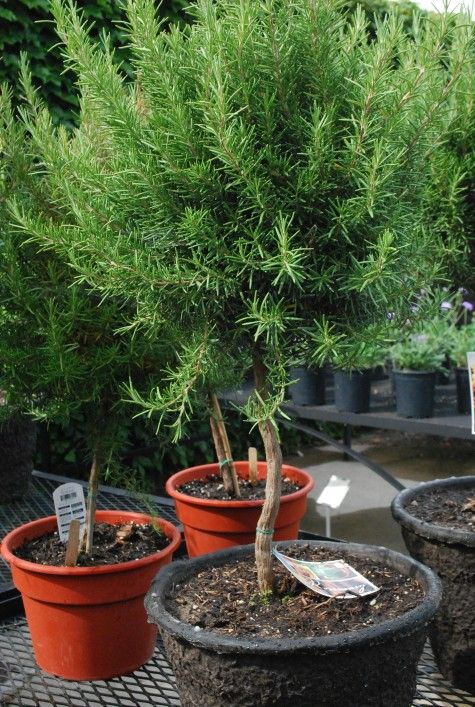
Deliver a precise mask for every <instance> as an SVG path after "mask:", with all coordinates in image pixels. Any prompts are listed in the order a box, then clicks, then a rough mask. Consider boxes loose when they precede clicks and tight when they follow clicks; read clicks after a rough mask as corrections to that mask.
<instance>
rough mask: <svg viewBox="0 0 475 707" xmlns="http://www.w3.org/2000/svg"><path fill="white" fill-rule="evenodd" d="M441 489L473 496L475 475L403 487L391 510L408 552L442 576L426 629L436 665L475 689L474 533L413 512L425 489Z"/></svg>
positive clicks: (461, 684)
mask: <svg viewBox="0 0 475 707" xmlns="http://www.w3.org/2000/svg"><path fill="white" fill-rule="evenodd" d="M444 488H454V489H456V488H462V489H466V490H467V496H474V495H475V476H463V477H458V478H450V479H444V480H442V481H430V482H427V483H423V484H419V485H418V486H416V487H415V488H412V489H406V490H405V491H401V493H399V494H398V495H397V496H396V498H395V499H394V500H393V503H392V506H391V510H392V513H393V516H394V518H395V519H396V520H397V521H398V523H399V524H400V525H401V532H402V536H403V538H404V542H405V543H406V547H407V549H408V550H409V552H410V553H411V555H412V556H413V557H414V558H416V559H417V560H419V562H423V563H424V564H425V565H427V566H428V567H430V568H431V569H433V570H434V571H435V572H437V574H438V575H439V577H440V579H441V580H442V587H443V595H442V603H441V606H440V609H439V611H438V613H437V615H436V617H435V620H434V622H433V623H432V625H431V627H430V629H429V636H430V640H431V644H432V649H433V651H434V655H435V659H436V661H437V665H438V667H439V670H440V672H441V673H442V674H443V675H444V676H445V677H446V678H447V679H448V680H450V682H452V683H453V685H455V687H458V688H460V689H461V690H467V692H470V693H472V694H475V670H474V666H475V583H474V579H475V532H473V531H471V532H469V531H464V530H451V529H450V528H446V527H443V526H441V525H436V524H435V523H434V524H432V523H425V522H423V521H421V520H419V519H418V518H416V517H415V516H413V515H412V514H411V504H420V505H422V504H423V503H424V495H425V494H427V493H428V492H430V491H432V490H434V489H444ZM413 507H415V506H413Z"/></svg>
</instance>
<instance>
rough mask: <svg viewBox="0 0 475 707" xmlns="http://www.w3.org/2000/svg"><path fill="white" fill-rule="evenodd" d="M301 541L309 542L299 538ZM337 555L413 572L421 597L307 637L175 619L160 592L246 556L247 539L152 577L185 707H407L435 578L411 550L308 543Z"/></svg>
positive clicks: (153, 607)
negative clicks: (394, 610)
mask: <svg viewBox="0 0 475 707" xmlns="http://www.w3.org/2000/svg"><path fill="white" fill-rule="evenodd" d="M305 543H306V544H309V541H305ZM310 544H312V545H315V546H319V547H320V546H321V547H325V548H329V549H333V550H334V551H335V553H336V556H337V557H338V558H342V559H344V558H345V556H346V555H347V554H348V553H349V552H351V553H352V554H357V555H362V556H364V557H370V558H374V559H375V560H376V561H381V562H384V563H385V564H386V565H389V566H391V567H394V568H397V569H398V570H399V571H401V572H402V573H403V574H405V575H411V576H415V577H417V578H418V579H419V580H420V581H421V583H422V585H423V586H424V588H425V592H426V594H425V597H424V599H423V600H422V602H421V604H420V605H419V606H417V607H416V608H415V609H412V610H411V611H408V612H407V613H405V614H403V615H402V616H400V617H398V618H395V619H391V620H387V621H384V622H382V623H380V624H379V625H376V626H368V627H366V628H362V629H359V630H356V631H351V632H348V633H342V634H340V635H330V636H315V637H307V638H293V637H291V636H289V637H285V638H282V637H280V638H258V637H250V638H242V637H239V638H238V637H233V636H224V635H222V634H218V633H214V632H211V631H207V630H196V627H195V626H193V625H190V624H188V623H185V622H183V621H180V620H179V619H177V618H176V617H175V616H173V615H172V614H171V613H170V612H169V610H168V603H167V598H168V596H169V593H170V590H171V589H172V587H174V586H175V585H176V584H177V583H180V585H183V592H186V582H187V580H188V579H189V578H191V577H193V576H194V575H196V574H197V573H199V572H200V571H202V570H203V569H205V568H207V567H209V566H210V565H212V566H214V567H219V566H221V565H223V564H226V563H227V562H230V561H233V560H237V559H238V558H245V557H249V556H253V554H254V548H253V546H247V547H239V548H233V549H230V550H225V551H222V552H219V553H215V554H213V555H207V556H205V557H200V558H197V559H194V560H190V561H188V562H186V561H185V562H174V563H173V565H170V567H167V568H166V569H165V570H163V572H161V573H160V574H159V576H158V577H157V579H156V580H155V582H154V583H153V585H152V587H151V590H150V592H149V593H148V595H147V597H146V599H145V606H146V608H147V611H148V614H149V618H150V620H151V621H153V622H154V623H156V624H157V625H158V627H159V631H160V635H161V637H162V639H163V641H164V644H165V648H166V651H167V656H168V658H169V659H170V661H171V664H172V668H173V670H174V672H175V676H176V678H177V683H178V692H179V695H180V699H181V704H182V705H183V707H228V705H232V706H233V707H255V706H256V705H259V707H271V706H272V707H288V706H289V705H298V707H315V706H316V705H318V707H381V705H385V707H386V706H387V707H389V706H391V707H410V705H411V704H412V700H413V696H414V693H415V688H416V669H417V663H418V660H419V657H420V654H421V652H422V648H423V645H424V641H425V637H426V632H427V624H428V623H429V621H430V620H431V618H432V616H433V615H434V613H435V611H436V610H437V607H438V605H439V602H440V595H441V587H440V582H439V580H438V578H437V577H436V576H435V575H434V574H433V573H432V572H431V571H430V570H429V569H427V568H426V567H424V566H423V565H420V564H419V563H417V562H415V561H414V560H412V559H411V558H409V557H406V556H405V555H401V554H399V553H397V552H394V551H391V550H386V549H385V548H382V547H373V546H370V545H356V544H346V543H344V544H341V543H331V542H318V541H317V542H313V543H310Z"/></svg>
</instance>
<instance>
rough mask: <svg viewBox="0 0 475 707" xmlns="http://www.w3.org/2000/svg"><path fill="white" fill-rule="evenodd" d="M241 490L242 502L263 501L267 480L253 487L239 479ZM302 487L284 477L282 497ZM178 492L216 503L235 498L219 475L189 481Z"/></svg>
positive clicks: (244, 480)
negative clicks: (226, 488)
mask: <svg viewBox="0 0 475 707" xmlns="http://www.w3.org/2000/svg"><path fill="white" fill-rule="evenodd" d="M238 481H239V489H240V491H241V498H240V499H239V500H241V501H263V500H264V499H265V497H266V482H265V479H260V480H259V481H258V482H257V484H256V485H255V486H253V485H252V484H251V483H250V481H248V480H247V479H241V478H238ZM301 488H302V487H301V486H300V485H299V484H296V483H295V481H292V480H291V479H288V478H287V477H285V476H283V477H282V496H286V495H288V494H289V493H294V491H298V490H299V489H301ZM178 491H180V492H181V493H185V494H186V495H187V496H193V497H194V498H203V499H213V500H215V501H234V500H236V499H235V498H234V496H230V495H229V494H228V493H226V491H225V490H224V486H223V479H222V478H221V476H219V474H210V475H209V476H206V477H204V478H202V479H195V480H194V481H188V482H187V483H186V484H183V485H182V486H179V487H178Z"/></svg>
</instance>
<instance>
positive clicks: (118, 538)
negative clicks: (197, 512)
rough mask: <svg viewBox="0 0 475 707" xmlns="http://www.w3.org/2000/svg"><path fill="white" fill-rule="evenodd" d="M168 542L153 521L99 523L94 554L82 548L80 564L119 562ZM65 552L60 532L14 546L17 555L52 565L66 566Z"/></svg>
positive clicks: (138, 556)
mask: <svg viewBox="0 0 475 707" xmlns="http://www.w3.org/2000/svg"><path fill="white" fill-rule="evenodd" d="M121 530H122V532H120V531H121ZM169 542H170V541H169V539H168V538H167V536H166V535H165V533H163V532H161V531H160V530H156V529H155V528H154V527H152V526H151V525H138V524H135V523H131V524H126V525H111V524H110V523H96V524H95V525H94V542H93V547H92V554H91V555H86V553H85V552H80V553H79V556H78V561H77V566H78V567H94V566H96V565H117V564H119V563H120V562H128V561H129V560H138V559H140V558H141V557H146V556H147V555H151V554H152V553H154V552H158V551H159V550H163V549H164V548H165V547H167V545H168V544H169ZM65 554H66V544H65V543H63V542H61V540H60V539H59V535H58V533H57V532H54V533H49V534H48V535H42V536H41V537H40V538H35V539H34V540H29V541H28V542H26V543H24V544H23V545H22V546H21V547H19V548H17V549H16V550H15V555H16V556H17V557H21V558H22V559H23V560H28V561H29V562H36V563H37V564H40V565H50V566H53V567H62V566H64V559H65Z"/></svg>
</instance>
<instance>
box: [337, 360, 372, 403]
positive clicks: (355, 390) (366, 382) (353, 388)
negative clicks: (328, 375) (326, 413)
mask: <svg viewBox="0 0 475 707" xmlns="http://www.w3.org/2000/svg"><path fill="white" fill-rule="evenodd" d="M370 393H371V371H370V370H369V369H368V370H364V371H351V373H350V372H349V371H335V405H336V408H337V410H339V411H340V412H368V411H369V401H370Z"/></svg>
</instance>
